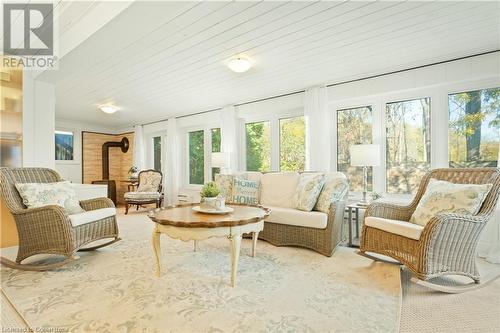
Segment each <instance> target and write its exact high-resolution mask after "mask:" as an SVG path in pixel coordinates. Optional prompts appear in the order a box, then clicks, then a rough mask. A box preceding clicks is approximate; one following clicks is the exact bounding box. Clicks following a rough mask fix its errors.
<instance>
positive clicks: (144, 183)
mask: <svg viewBox="0 0 500 333" xmlns="http://www.w3.org/2000/svg"><path fill="white" fill-rule="evenodd" d="M162 180H163V175H162V173H161V172H160V171H156V170H153V169H149V170H143V171H141V172H139V176H138V183H137V191H133V192H126V193H125V194H124V196H123V197H124V200H125V214H128V209H129V207H130V206H132V205H135V206H136V209H137V210H138V209H139V206H142V205H147V204H156V208H159V207H160V206H161V203H162V200H163V194H162Z"/></svg>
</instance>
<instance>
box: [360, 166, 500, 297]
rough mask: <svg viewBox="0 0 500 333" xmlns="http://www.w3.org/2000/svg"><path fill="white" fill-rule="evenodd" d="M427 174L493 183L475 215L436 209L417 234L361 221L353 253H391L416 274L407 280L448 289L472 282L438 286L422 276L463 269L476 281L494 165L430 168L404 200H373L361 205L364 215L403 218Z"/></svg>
mask: <svg viewBox="0 0 500 333" xmlns="http://www.w3.org/2000/svg"><path fill="white" fill-rule="evenodd" d="M431 178H435V179H439V180H445V181H449V182H452V183H459V184H493V187H492V188H491V190H490V192H489V193H488V195H487V197H486V199H485V201H484V202H483V205H482V207H481V209H480V211H479V212H478V213H477V214H476V215H460V214H439V215H436V216H434V217H433V218H432V219H431V220H430V221H429V222H428V223H427V224H426V226H425V227H423V230H421V234H420V236H419V237H415V236H414V235H413V236H412V235H411V232H410V236H409V235H408V234H407V235H406V236H403V235H400V234H397V233H393V232H388V231H384V230H381V229H379V228H375V227H373V226H367V225H366V224H365V225H364V226H363V230H362V235H361V243H360V251H359V253H358V254H360V255H363V256H366V257H369V258H371V259H374V260H380V259H379V258H376V257H374V256H371V255H368V254H367V253H366V252H374V253H378V254H382V255H385V256H388V257H391V258H393V259H396V260H397V261H399V262H400V263H401V264H403V265H405V266H406V267H408V268H409V269H410V270H411V271H412V272H413V273H414V274H415V276H416V279H415V278H413V279H412V281H414V282H416V283H418V284H421V285H425V286H426V287H429V288H432V289H435V290H440V291H443V292H451V293H456V292H462V291H467V290H470V289H472V288H474V287H470V286H465V287H463V288H453V287H443V286H438V285H435V284H433V283H431V282H427V281H426V280H429V279H431V278H434V277H438V276H443V275H464V276H467V277H469V278H471V279H472V280H474V282H475V283H476V284H479V282H480V275H479V272H478V270H477V267H476V262H475V259H476V249H477V243H478V240H479V236H480V233H481V231H482V230H483V228H484V226H485V225H486V223H487V222H488V220H489V219H490V218H491V216H492V214H493V213H494V210H495V206H496V204H497V200H498V197H499V193H500V169H497V168H478V169H436V170H433V171H431V172H429V173H428V174H427V175H426V176H425V177H424V178H423V179H422V182H421V183H420V187H419V189H418V192H417V194H416V196H415V198H414V199H413V201H412V202H411V203H410V204H409V205H408V206H401V205H393V204H389V203H379V202H375V203H373V204H371V205H370V206H369V207H368V208H367V210H366V214H365V221H366V219H367V218H368V217H379V218H384V219H390V220H397V221H396V222H398V221H404V222H408V221H409V220H410V217H411V216H412V214H413V212H414V211H415V209H416V207H417V205H418V203H419V201H420V199H421V198H422V195H423V194H424V192H425V190H426V187H427V184H428V182H429V180H430V179H431ZM408 224H409V222H408ZM412 225H413V224H412ZM476 287H477V286H476Z"/></svg>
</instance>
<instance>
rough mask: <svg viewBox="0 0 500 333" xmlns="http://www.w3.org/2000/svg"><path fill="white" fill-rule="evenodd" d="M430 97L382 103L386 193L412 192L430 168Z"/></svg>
mask: <svg viewBox="0 0 500 333" xmlns="http://www.w3.org/2000/svg"><path fill="white" fill-rule="evenodd" d="M430 103H431V100H430V98H421V99H415V100H409V101H401V102H393V103H387V104H386V167H387V193H414V192H415V191H416V190H417V188H418V185H419V184H420V180H421V179H422V177H423V176H424V175H425V173H426V172H427V171H429V169H430V160H431V158H430V157H431V148H430V147H431V137H430Z"/></svg>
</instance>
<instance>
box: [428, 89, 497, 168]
mask: <svg viewBox="0 0 500 333" xmlns="http://www.w3.org/2000/svg"><path fill="white" fill-rule="evenodd" d="M498 87H500V82H499V81H498V80H483V81H480V82H477V81H473V82H464V83H455V84H452V85H450V86H448V87H447V89H443V90H442V92H443V94H444V96H443V98H445V100H446V102H445V105H446V127H445V128H446V135H445V136H446V141H445V142H446V150H445V151H444V154H445V158H443V159H444V160H445V161H441V164H442V167H444V168H451V167H450V161H449V154H450V151H449V146H450V142H449V135H448V131H449V126H450V124H449V120H450V114H449V113H450V99H449V96H450V95H453V94H460V93H465V92H470V91H477V90H486V89H495V88H498ZM431 142H432V141H431ZM431 146H432V144H431ZM499 164H500V162H499Z"/></svg>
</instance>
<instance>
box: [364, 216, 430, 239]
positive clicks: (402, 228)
mask: <svg viewBox="0 0 500 333" xmlns="http://www.w3.org/2000/svg"><path fill="white" fill-rule="evenodd" d="M365 225H366V226H368V227H372V228H376V229H380V230H384V231H387V232H390V233H391V234H396V235H400V236H403V237H406V238H411V239H415V240H419V239H420V235H421V234H422V230H424V227H422V226H421V225H418V224H414V223H410V222H405V221H399V220H389V219H383V218H381V217H373V216H369V217H367V218H366V219H365Z"/></svg>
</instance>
